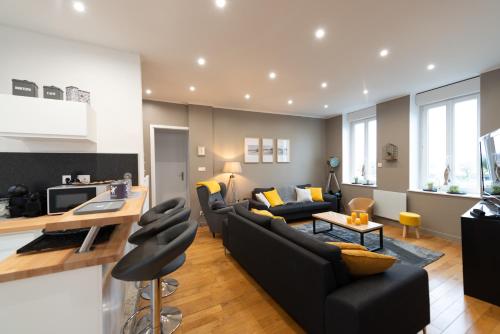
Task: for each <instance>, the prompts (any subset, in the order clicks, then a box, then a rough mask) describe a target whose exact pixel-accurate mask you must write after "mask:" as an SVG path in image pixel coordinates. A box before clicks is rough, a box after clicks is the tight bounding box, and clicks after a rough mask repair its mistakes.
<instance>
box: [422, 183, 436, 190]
mask: <svg viewBox="0 0 500 334" xmlns="http://www.w3.org/2000/svg"><path fill="white" fill-rule="evenodd" d="M425 186H426V187H427V188H425V189H424V190H427V191H434V182H432V181H428V182H427V183H426V184H425Z"/></svg>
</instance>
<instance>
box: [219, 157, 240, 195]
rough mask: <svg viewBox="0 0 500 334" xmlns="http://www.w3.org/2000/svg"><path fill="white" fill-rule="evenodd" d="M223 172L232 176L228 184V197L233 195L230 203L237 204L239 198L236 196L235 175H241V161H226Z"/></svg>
mask: <svg viewBox="0 0 500 334" xmlns="http://www.w3.org/2000/svg"><path fill="white" fill-rule="evenodd" d="M222 172H223V173H230V174H231V175H229V180H228V182H227V192H226V196H227V194H229V193H231V197H232V198H230V199H228V203H236V201H237V199H238V198H237V194H236V176H235V175H234V174H241V163H240V162H239V161H226V162H225V163H224V167H223V168H222Z"/></svg>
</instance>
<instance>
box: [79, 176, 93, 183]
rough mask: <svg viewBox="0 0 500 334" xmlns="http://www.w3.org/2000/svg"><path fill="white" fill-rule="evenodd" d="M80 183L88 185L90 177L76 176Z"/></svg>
mask: <svg viewBox="0 0 500 334" xmlns="http://www.w3.org/2000/svg"><path fill="white" fill-rule="evenodd" d="M76 178H77V179H78V180H80V182H81V183H86V184H87V183H90V175H78V176H77V177H76Z"/></svg>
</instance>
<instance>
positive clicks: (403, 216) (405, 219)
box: [399, 212, 420, 226]
mask: <svg viewBox="0 0 500 334" xmlns="http://www.w3.org/2000/svg"><path fill="white" fill-rule="evenodd" d="M399 222H400V223H401V224H403V225H407V226H420V215H419V214H417V213H413V212H400V213H399Z"/></svg>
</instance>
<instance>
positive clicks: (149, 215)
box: [139, 197, 186, 226]
mask: <svg viewBox="0 0 500 334" xmlns="http://www.w3.org/2000/svg"><path fill="white" fill-rule="evenodd" d="M185 205H186V199H184V198H182V197H176V198H172V199H169V200H168V201H165V202H163V203H160V204H158V205H156V206H154V207H152V208H151V209H149V210H148V211H146V213H144V214H143V215H142V216H141V219H140V220H139V225H140V226H145V225H148V224H150V223H152V222H154V221H155V220H157V219H160V218H162V217H164V216H165V215H171V214H174V213H175V212H177V211H178V210H179V209H182V208H183V207H184V206H185Z"/></svg>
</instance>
